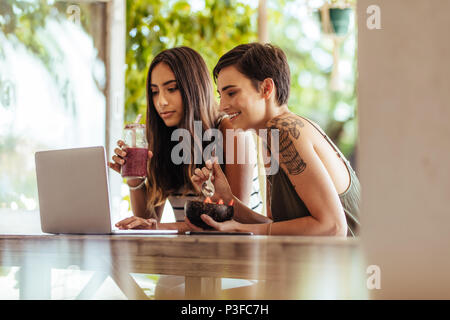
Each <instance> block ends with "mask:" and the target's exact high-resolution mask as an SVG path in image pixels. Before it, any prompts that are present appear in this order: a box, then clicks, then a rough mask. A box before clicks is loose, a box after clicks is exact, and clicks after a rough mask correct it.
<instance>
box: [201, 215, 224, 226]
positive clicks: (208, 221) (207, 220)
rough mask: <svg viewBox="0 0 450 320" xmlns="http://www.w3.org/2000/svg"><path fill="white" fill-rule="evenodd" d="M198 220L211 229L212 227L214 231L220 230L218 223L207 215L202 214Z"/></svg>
mask: <svg viewBox="0 0 450 320" xmlns="http://www.w3.org/2000/svg"><path fill="white" fill-rule="evenodd" d="M200 218H201V219H202V220H203V221H204V222H205V223H206V224H207V225H210V226H211V227H213V228H214V229H216V230H220V226H221V225H220V223H218V222H217V221H215V220H214V219H213V218H211V217H210V216H208V215H207V214H202V215H201V216H200Z"/></svg>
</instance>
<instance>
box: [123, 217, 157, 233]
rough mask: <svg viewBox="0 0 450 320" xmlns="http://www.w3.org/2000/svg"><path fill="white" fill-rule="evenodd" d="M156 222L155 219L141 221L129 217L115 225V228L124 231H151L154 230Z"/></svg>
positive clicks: (140, 219) (141, 219)
mask: <svg viewBox="0 0 450 320" xmlns="http://www.w3.org/2000/svg"><path fill="white" fill-rule="evenodd" d="M156 225H157V222H156V220H155V219H143V218H138V217H134V216H133V217H129V218H126V219H123V220H122V221H119V222H117V223H116V227H118V228H119V229H121V230H124V229H151V228H153V227H155V228H156Z"/></svg>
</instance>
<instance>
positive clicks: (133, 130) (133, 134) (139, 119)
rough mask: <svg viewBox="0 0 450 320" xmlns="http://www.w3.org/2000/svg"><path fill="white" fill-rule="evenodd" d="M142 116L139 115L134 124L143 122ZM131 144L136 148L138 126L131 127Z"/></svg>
mask: <svg viewBox="0 0 450 320" xmlns="http://www.w3.org/2000/svg"><path fill="white" fill-rule="evenodd" d="M141 118H142V114H138V116H137V117H136V120H134V124H138V123H139V121H141ZM131 144H132V147H136V126H132V127H131Z"/></svg>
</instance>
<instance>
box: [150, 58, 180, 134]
mask: <svg viewBox="0 0 450 320" xmlns="http://www.w3.org/2000/svg"><path fill="white" fill-rule="evenodd" d="M150 87H151V95H152V100H153V105H154V106H155V108H156V112H157V113H158V114H159V116H160V117H161V119H162V120H163V121H164V123H165V124H166V126H168V127H175V126H178V125H179V124H180V122H181V119H183V116H184V107H183V100H182V98H181V92H180V89H179V88H178V84H177V81H176V79H175V75H174V73H173V72H172V70H171V69H170V67H169V66H168V65H167V64H166V63H164V62H161V63H159V64H157V65H156V66H155V68H154V69H153V70H152V74H151V80H150Z"/></svg>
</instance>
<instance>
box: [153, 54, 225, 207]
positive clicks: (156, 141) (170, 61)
mask: <svg viewBox="0 0 450 320" xmlns="http://www.w3.org/2000/svg"><path fill="white" fill-rule="evenodd" d="M159 63H165V64H167V65H168V66H169V67H170V69H171V70H172V72H173V73H174V75H175V80H176V83H177V86H178V89H179V90H180V93H181V99H182V102H183V108H184V116H183V118H182V119H181V121H180V123H179V124H178V126H177V127H167V126H166V125H165V123H164V122H163V120H162V119H161V117H160V116H159V114H158V113H157V112H156V108H155V105H154V104H153V99H152V94H151V93H152V92H151V83H150V82H151V75H152V71H153V69H154V68H155V67H156V65H158V64H159ZM146 92H147V140H148V146H149V150H151V151H152V152H153V154H154V156H153V158H152V159H151V160H150V161H149V163H148V165H147V177H148V185H147V208H148V210H149V211H150V212H151V214H152V215H154V211H153V208H154V207H155V206H158V205H161V204H162V203H163V202H164V201H165V200H166V199H167V197H168V196H169V195H170V194H171V193H173V192H175V191H178V190H179V189H180V188H181V187H186V188H185V189H186V191H191V192H192V191H194V190H195V189H194V186H193V184H192V181H191V176H192V175H193V172H194V170H195V168H196V165H195V164H194V161H193V159H194V147H193V144H192V147H191V159H192V161H191V163H189V164H180V165H176V164H174V163H173V162H172V160H171V151H172V148H173V147H174V146H175V145H176V144H178V143H179V142H178V141H171V136H172V132H173V131H174V130H175V129H177V128H183V129H186V130H188V131H189V133H190V134H191V141H192V142H194V141H195V139H194V121H201V122H202V131H203V132H204V131H205V130H207V129H209V128H213V127H214V125H215V124H214V122H215V121H216V119H217V117H218V109H217V107H216V102H215V100H214V88H213V83H212V79H211V76H210V73H209V70H208V67H207V66H206V63H205V61H204V60H203V58H202V57H201V56H200V54H198V53H197V52H196V51H195V50H193V49H191V48H188V47H178V48H172V49H168V50H165V51H162V52H160V53H159V54H158V55H157V56H156V57H155V58H154V59H153V61H152V63H151V64H150V67H149V69H148V74H147V88H146ZM203 132H202V136H203Z"/></svg>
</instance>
